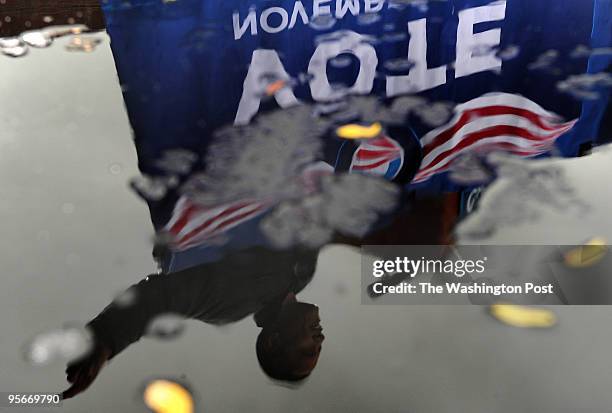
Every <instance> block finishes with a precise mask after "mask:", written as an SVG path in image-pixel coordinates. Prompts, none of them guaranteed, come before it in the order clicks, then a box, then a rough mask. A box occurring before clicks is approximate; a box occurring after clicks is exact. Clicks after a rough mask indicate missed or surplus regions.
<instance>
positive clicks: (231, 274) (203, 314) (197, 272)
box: [64, 248, 325, 398]
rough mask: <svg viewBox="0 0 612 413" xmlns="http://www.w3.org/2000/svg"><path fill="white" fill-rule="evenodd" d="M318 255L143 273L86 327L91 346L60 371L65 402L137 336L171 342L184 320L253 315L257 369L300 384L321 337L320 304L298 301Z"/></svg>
mask: <svg viewBox="0 0 612 413" xmlns="http://www.w3.org/2000/svg"><path fill="white" fill-rule="evenodd" d="M317 254H318V253H317V251H316V250H307V249H295V250H284V251H274V250H270V249H266V248H249V249H246V250H243V251H240V252H236V253H230V254H227V255H225V256H223V257H222V258H220V259H219V260H217V261H214V262H210V263H207V264H201V265H198V266H195V267H191V268H188V269H184V270H181V271H176V272H173V273H171V274H164V273H160V274H152V275H149V276H148V277H146V278H145V279H143V280H142V281H140V282H139V283H138V284H136V285H133V286H132V287H130V288H129V289H128V290H127V291H126V292H125V293H123V294H122V295H120V297H119V298H118V299H117V300H115V301H114V302H112V303H111V304H110V305H109V306H108V307H106V308H105V309H104V310H103V311H102V312H101V313H100V314H99V315H98V316H96V317H95V318H94V319H93V320H92V321H91V322H89V323H88V327H89V328H90V329H91V330H92V331H93V336H94V340H95V344H94V346H93V350H92V351H91V352H90V354H89V355H88V356H87V357H86V358H85V359H82V360H79V361H77V362H76V363H73V364H71V365H70V366H69V367H68V369H67V370H66V373H67V379H68V381H69V382H71V383H72V386H71V387H70V388H69V389H68V390H66V391H65V392H64V397H66V398H70V397H73V396H75V395H77V394H79V393H80V392H82V391H84V390H85V389H87V388H88V387H89V386H90V385H91V384H92V383H93V381H94V380H95V378H96V377H97V375H98V374H99V372H100V370H101V369H102V368H103V367H104V365H105V364H106V362H107V361H108V360H111V359H113V358H114V357H116V356H117V355H119V353H121V352H122V351H124V350H125V349H126V348H127V347H128V346H130V345H132V344H133V343H135V342H137V341H138V340H140V338H142V337H143V336H145V335H148V336H152V337H154V338H163V339H169V338H170V339H175V338H177V337H178V336H180V334H181V333H182V331H183V330H184V325H183V320H185V319H195V320H199V321H202V322H204V323H207V324H211V325H215V326H220V325H227V324H231V323H235V322H237V321H239V320H241V319H243V318H245V317H247V316H249V315H253V317H254V320H255V322H256V324H257V326H258V327H260V328H261V331H260V333H259V335H258V337H257V340H256V348H255V351H256V355H257V359H258V360H259V363H260V365H261V368H262V370H263V371H264V372H265V373H266V374H267V375H268V376H270V377H271V378H272V379H275V380H281V381H290V382H296V381H300V380H303V379H304V378H306V377H308V376H309V375H310V374H311V372H312V371H313V370H314V368H315V367H316V365H317V361H318V359H319V354H320V353H321V348H322V343H323V340H324V339H325V336H324V335H323V334H322V331H323V328H322V327H321V323H320V322H321V320H320V318H319V309H318V307H317V306H315V305H313V304H309V303H304V302H300V301H299V300H298V299H297V297H296V295H297V294H299V293H300V291H302V290H303V289H304V288H305V287H306V286H307V285H308V283H310V282H311V280H312V277H313V275H314V272H315V269H316V263H317ZM126 296H127V297H129V298H130V299H129V300H126Z"/></svg>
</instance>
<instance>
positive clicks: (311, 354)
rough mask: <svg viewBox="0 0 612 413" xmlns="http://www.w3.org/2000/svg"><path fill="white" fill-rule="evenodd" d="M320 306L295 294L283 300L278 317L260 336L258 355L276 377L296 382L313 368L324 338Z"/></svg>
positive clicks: (267, 325) (262, 365) (271, 374)
mask: <svg viewBox="0 0 612 413" xmlns="http://www.w3.org/2000/svg"><path fill="white" fill-rule="evenodd" d="M320 322H321V320H320V319H319V308H318V307H317V306H315V305H313V304H308V303H300V302H297V301H296V299H295V296H294V295H293V294H289V295H288V296H287V298H286V299H285V300H284V301H283V304H282V305H281V307H280V310H279V312H278V315H277V317H276V318H275V319H274V320H273V321H271V322H269V323H267V324H266V325H265V326H264V327H263V329H262V330H261V332H260V333H259V336H258V337H257V345H256V351H257V359H258V360H259V365H260V366H261V368H262V370H263V371H264V372H265V373H266V374H267V375H268V376H269V377H271V378H273V379H275V380H282V381H290V382H297V381H300V380H303V379H305V378H306V377H308V376H309V375H310V373H311V372H312V370H314V368H315V366H316V365H317V361H318V360H319V354H320V353H321V343H322V342H323V340H324V339H325V336H324V335H323V334H322V331H323V329H322V328H321V324H320Z"/></svg>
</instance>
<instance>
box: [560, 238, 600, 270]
mask: <svg viewBox="0 0 612 413" xmlns="http://www.w3.org/2000/svg"><path fill="white" fill-rule="evenodd" d="M607 252H608V246H607V240H605V239H604V238H593V239H592V240H590V241H588V242H586V243H585V244H584V245H582V246H580V247H577V248H574V249H573V250H571V251H568V252H566V253H565V256H564V261H565V264H566V265H567V266H568V267H572V268H585V267H590V266H592V265H595V264H597V263H598V262H600V261H601V260H602V259H603V258H604V257H605V256H606V254H607Z"/></svg>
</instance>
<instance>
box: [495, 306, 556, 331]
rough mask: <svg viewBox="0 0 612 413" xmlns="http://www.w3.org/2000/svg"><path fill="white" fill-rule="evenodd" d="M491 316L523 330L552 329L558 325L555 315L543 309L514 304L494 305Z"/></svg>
mask: <svg viewBox="0 0 612 413" xmlns="http://www.w3.org/2000/svg"><path fill="white" fill-rule="evenodd" d="M490 312H491V315H492V316H493V317H495V318H496V319H498V320H499V321H501V322H502V323H504V324H507V325H509V326H513V327H521V328H550V327H552V326H554V325H555V324H556V323H557V317H556V316H555V313H553V312H552V311H550V310H546V309H543V308H533V307H525V306H521V305H513V304H501V303H500V304H493V305H492V306H491V308H490Z"/></svg>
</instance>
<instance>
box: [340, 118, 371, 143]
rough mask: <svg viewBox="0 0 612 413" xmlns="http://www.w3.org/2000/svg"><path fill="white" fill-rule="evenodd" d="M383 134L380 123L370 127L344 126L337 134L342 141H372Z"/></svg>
mask: <svg viewBox="0 0 612 413" xmlns="http://www.w3.org/2000/svg"><path fill="white" fill-rule="evenodd" d="M381 133H382V125H381V124H380V123H378V122H376V123H373V124H371V125H370V126H363V125H357V124H349V125H344V126H341V127H339V128H338V129H336V134H337V135H338V136H339V137H340V138H342V139H372V138H377V137H379V136H380V134H381Z"/></svg>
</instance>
